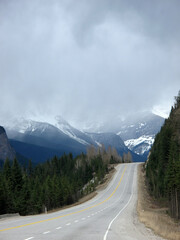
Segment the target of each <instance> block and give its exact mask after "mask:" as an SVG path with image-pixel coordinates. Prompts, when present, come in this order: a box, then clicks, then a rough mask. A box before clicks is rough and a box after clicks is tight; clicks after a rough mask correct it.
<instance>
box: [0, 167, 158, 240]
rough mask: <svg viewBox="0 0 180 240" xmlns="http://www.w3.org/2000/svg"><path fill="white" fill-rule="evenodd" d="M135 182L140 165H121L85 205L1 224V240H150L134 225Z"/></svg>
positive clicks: (6, 221) (5, 221)
mask: <svg viewBox="0 0 180 240" xmlns="http://www.w3.org/2000/svg"><path fill="white" fill-rule="evenodd" d="M136 179H137V164H135V163H133V164H121V165H118V167H117V172H116V174H115V175H114V178H113V179H112V181H111V182H110V184H109V185H108V187H107V188H106V189H105V190H103V191H100V192H99V193H98V194H97V196H96V197H95V198H93V199H91V200H90V201H88V202H86V203H83V204H81V205H78V206H75V207H71V208H68V209H65V210H62V211H58V212H55V213H51V214H42V215H36V216H28V217H18V218H13V219H11V218H9V219H4V220H1V221H0V240H11V239H12V240H31V239H33V240H72V239H73V240H82V239H83V240H92V239H93V240H96V239H97V240H110V239H113V240H117V239H118V240H119V239H123V240H125V239H127V240H132V239H138V240H141V239H142V240H145V239H151V238H147V234H146V233H144V232H143V231H139V230H137V228H136V226H135V225H136V224H135V223H134V222H133V221H134V220H133V214H134V213H133V211H134V209H135V203H136V195H137V181H136ZM145 236H146V237H145ZM153 239H154V238H153Z"/></svg>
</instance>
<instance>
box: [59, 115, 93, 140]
mask: <svg viewBox="0 0 180 240" xmlns="http://www.w3.org/2000/svg"><path fill="white" fill-rule="evenodd" d="M55 119H56V123H55V126H56V127H57V128H58V129H59V130H61V131H62V132H63V133H64V134H66V135H67V136H69V137H70V138H72V139H74V140H76V141H78V142H80V143H82V144H84V145H89V144H94V141H93V140H92V139H91V138H90V137H89V136H88V134H86V133H85V132H83V131H81V130H78V129H76V128H74V127H72V126H71V125H70V124H69V123H68V122H67V121H66V120H65V119H63V118H62V117H61V116H57V117H56V118H55Z"/></svg>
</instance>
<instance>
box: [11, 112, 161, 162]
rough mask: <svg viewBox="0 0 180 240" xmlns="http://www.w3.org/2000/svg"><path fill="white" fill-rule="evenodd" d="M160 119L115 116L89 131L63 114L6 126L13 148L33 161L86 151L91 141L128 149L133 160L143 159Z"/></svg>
mask: <svg viewBox="0 0 180 240" xmlns="http://www.w3.org/2000/svg"><path fill="white" fill-rule="evenodd" d="M163 122H164V119H163V118H161V117H159V116H157V115H154V114H152V113H151V114H144V115H141V116H140V115H139V116H138V117H137V116H135V117H131V118H129V119H126V120H121V119H120V118H118V117H117V118H116V119H114V121H112V122H111V123H109V122H108V123H103V124H102V123H99V124H96V123H94V126H96V129H94V132H89V131H87V129H86V131H83V130H79V129H77V128H75V127H73V126H71V124H69V123H68V122H67V121H66V120H65V119H64V118H63V117H61V116H58V117H56V118H55V121H54V123H53V124H50V123H47V122H39V121H33V120H27V119H18V120H17V119H16V120H14V121H12V123H11V124H10V125H9V126H6V130H7V134H8V137H9V139H10V141H11V144H12V145H13V147H14V148H15V149H16V151H17V152H18V153H19V154H21V155H23V156H25V157H26V158H29V159H32V160H33V161H34V162H43V161H45V160H47V159H49V158H51V157H53V156H54V155H58V156H60V155H63V153H69V152H71V153H73V154H74V155H78V154H80V153H81V152H86V150H87V148H88V147H89V146H90V145H94V146H95V147H101V146H102V145H104V146H105V148H106V149H107V148H108V147H109V146H111V147H114V148H115V149H116V150H117V152H118V153H119V154H120V155H123V153H127V152H128V151H130V152H131V154H132V155H133V159H134V161H142V160H145V157H146V156H147V154H148V152H149V150H150V148H151V145H152V143H153V141H154V137H155V134H156V133H157V132H158V131H159V130H160V127H161V125H162V123H163ZM90 127H92V125H91V126H90ZM89 130H90V128H89ZM91 130H92V129H91ZM141 156H142V157H141Z"/></svg>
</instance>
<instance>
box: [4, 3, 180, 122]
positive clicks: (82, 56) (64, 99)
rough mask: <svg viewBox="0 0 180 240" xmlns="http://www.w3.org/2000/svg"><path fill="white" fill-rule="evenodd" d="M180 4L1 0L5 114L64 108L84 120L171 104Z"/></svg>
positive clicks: (68, 114)
mask: <svg viewBox="0 0 180 240" xmlns="http://www.w3.org/2000/svg"><path fill="white" fill-rule="evenodd" d="M179 10H180V4H179V1H175V0H172V1H168V0H159V1H155V0H152V1H144V0H136V1H135V0H131V1H130V0H128V1H127V0H126V1H122V0H119V1H117V0H114V1H110V0H99V1H95V0H91V1H88V0H82V1H80V0H79V1H74V0H64V1H63V0H62V1H57V0H53V1H47V0H45V1H42V0H32V1H22V0H17V1H2V0H1V2H0V21H1V24H0V32H1V35H0V43H1V44H0V66H1V71H0V82H1V94H0V101H1V103H2V104H1V107H0V116H1V117H0V120H1V121H5V120H6V118H9V117H10V116H11V115H18V116H19V115H22V116H23V115H28V116H30V117H31V115H32V116H33V115H38V114H39V115H41V116H43V115H44V116H47V115H48V114H49V115H52V116H54V115H59V114H60V115H63V116H64V118H67V120H69V121H72V122H75V124H77V125H78V124H79V123H80V122H81V123H83V122H87V121H91V120H92V121H96V120H97V121H102V120H103V119H106V120H107V119H108V118H111V117H112V116H117V115H122V116H123V115H125V114H127V113H130V112H137V110H138V111H139V110H142V111H143V110H151V109H152V108H153V107H154V106H155V105H158V106H162V105H163V106H164V105H166V106H167V108H170V106H169V105H171V104H172V102H173V96H174V95H175V94H177V92H178V90H179V89H178V88H179V78H180V70H179V66H178V64H179V62H180V54H179V53H180V46H179V40H180V36H179V34H180V30H179V27H178V22H180V19H179V18H180V15H179ZM2 125H3V123H2Z"/></svg>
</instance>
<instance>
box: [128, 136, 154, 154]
mask: <svg viewBox="0 0 180 240" xmlns="http://www.w3.org/2000/svg"><path fill="white" fill-rule="evenodd" d="M154 137H155V136H154V135H150V136H148V135H143V136H141V137H139V138H134V139H128V140H126V141H125V142H124V143H125V145H126V146H127V147H128V148H129V149H130V150H131V151H133V152H135V153H136V154H138V155H143V154H144V153H145V152H147V151H149V150H150V148H151V146H152V144H153V143H154Z"/></svg>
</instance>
